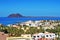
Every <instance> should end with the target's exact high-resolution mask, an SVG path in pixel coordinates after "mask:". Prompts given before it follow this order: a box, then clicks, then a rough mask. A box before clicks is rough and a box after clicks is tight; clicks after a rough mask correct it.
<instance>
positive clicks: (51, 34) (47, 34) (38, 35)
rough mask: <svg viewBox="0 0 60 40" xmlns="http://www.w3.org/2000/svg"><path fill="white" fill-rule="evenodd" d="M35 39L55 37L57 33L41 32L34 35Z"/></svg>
mask: <svg viewBox="0 0 60 40" xmlns="http://www.w3.org/2000/svg"><path fill="white" fill-rule="evenodd" d="M32 37H33V38H34V39H35V40H38V39H40V38H47V39H55V37H56V35H55V33H48V32H46V33H39V34H34V35H33V36H32Z"/></svg>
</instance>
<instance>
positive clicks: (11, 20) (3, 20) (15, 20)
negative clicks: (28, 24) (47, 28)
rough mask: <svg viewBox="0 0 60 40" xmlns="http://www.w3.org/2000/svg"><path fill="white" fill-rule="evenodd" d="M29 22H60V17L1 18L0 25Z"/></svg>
mask: <svg viewBox="0 0 60 40" xmlns="http://www.w3.org/2000/svg"><path fill="white" fill-rule="evenodd" d="M28 20H32V21H35V20H60V17H20V18H8V17H0V24H4V25H7V24H15V23H20V22H25V21H28Z"/></svg>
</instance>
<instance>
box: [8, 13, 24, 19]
mask: <svg viewBox="0 0 60 40" xmlns="http://www.w3.org/2000/svg"><path fill="white" fill-rule="evenodd" d="M8 17H10V18H17V17H23V16H22V15H21V14H19V13H15V14H10V15H9V16H8Z"/></svg>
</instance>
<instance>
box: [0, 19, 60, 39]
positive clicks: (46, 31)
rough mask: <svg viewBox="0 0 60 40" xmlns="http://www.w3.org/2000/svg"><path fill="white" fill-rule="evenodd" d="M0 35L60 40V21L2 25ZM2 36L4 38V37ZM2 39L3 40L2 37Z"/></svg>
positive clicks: (29, 21)
mask: <svg viewBox="0 0 60 40" xmlns="http://www.w3.org/2000/svg"><path fill="white" fill-rule="evenodd" d="M0 34H1V35H2V34H3V35H5V40H6V38H8V37H22V38H30V39H31V40H59V35H60V21H59V20H37V21H32V20H28V21H26V22H21V23H16V24H8V25H7V26H4V25H2V24H0ZM3 35H2V37H3ZM0 39H2V38H1V37H0Z"/></svg>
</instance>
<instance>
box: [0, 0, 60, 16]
mask: <svg viewBox="0 0 60 40" xmlns="http://www.w3.org/2000/svg"><path fill="white" fill-rule="evenodd" d="M12 13H20V14H22V15H24V16H60V0H0V17H6V16H8V15H9V14H12Z"/></svg>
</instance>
